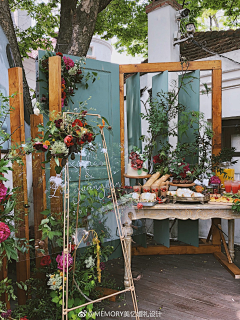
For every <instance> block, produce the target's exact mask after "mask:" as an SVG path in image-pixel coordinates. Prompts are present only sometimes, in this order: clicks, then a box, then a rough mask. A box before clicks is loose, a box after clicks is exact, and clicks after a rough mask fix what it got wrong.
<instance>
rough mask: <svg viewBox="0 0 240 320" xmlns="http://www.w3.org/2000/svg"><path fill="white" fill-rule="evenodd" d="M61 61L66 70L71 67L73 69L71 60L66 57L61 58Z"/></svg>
mask: <svg viewBox="0 0 240 320" xmlns="http://www.w3.org/2000/svg"><path fill="white" fill-rule="evenodd" d="M63 61H64V63H65V66H66V69H67V70H69V69H71V68H72V67H74V62H73V60H72V59H70V58H68V57H63Z"/></svg>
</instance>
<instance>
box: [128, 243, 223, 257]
mask: <svg viewBox="0 0 240 320" xmlns="http://www.w3.org/2000/svg"><path fill="white" fill-rule="evenodd" d="M214 252H221V246H220V245H210V244H200V245H199V247H193V246H188V245H182V246H179V245H176V246H170V247H169V248H167V247H164V246H149V247H147V248H143V247H134V248H132V255H133V256H141V255H147V256H151V255H159V254H163V255H165V254H202V253H214Z"/></svg>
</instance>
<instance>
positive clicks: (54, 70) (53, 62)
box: [48, 56, 63, 213]
mask: <svg viewBox="0 0 240 320" xmlns="http://www.w3.org/2000/svg"><path fill="white" fill-rule="evenodd" d="M48 61H49V63H48V66H49V113H50V119H52V115H53V113H55V114H58V113H59V112H61V111H62V101H61V97H62V91H61V57H59V56H54V57H50V58H49V60H48ZM55 166H56V163H55V160H54V159H51V162H50V176H51V177H54V176H56V171H55ZM50 196H51V212H52V213H59V212H62V211H63V193H62V188H61V187H59V188H57V189H56V188H55V187H54V183H51V189H50Z"/></svg>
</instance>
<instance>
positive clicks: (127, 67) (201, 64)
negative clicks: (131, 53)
mask: <svg viewBox="0 0 240 320" xmlns="http://www.w3.org/2000/svg"><path fill="white" fill-rule="evenodd" d="M221 66H222V64H221V60H211V61H210V60H209V61H190V62H189V63H184V64H182V63H181V62H161V63H141V64H122V65H120V66H119V72H120V73H135V72H163V71H167V70H168V71H169V72H179V71H182V70H188V71H194V70H218V69H221Z"/></svg>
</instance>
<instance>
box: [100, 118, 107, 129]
mask: <svg viewBox="0 0 240 320" xmlns="http://www.w3.org/2000/svg"><path fill="white" fill-rule="evenodd" d="M98 127H99V128H100V129H103V128H104V127H105V121H104V120H103V119H102V125H100V124H98Z"/></svg>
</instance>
